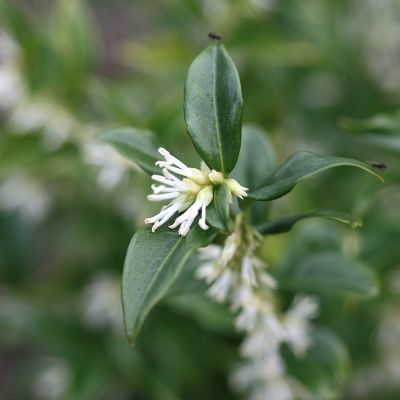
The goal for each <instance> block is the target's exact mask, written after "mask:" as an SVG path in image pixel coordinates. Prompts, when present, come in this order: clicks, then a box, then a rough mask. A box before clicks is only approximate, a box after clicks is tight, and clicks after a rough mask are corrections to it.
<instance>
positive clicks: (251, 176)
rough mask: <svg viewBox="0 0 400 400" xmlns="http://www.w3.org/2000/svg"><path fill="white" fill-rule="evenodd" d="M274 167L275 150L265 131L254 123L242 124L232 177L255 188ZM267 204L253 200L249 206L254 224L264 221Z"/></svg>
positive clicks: (266, 213) (245, 185) (267, 208)
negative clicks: (239, 144) (237, 156)
mask: <svg viewBox="0 0 400 400" xmlns="http://www.w3.org/2000/svg"><path fill="white" fill-rule="evenodd" d="M254 160H257V162H254ZM275 168H276V156H275V151H274V147H273V145H272V143H271V141H270V139H269V137H268V136H267V134H266V132H265V131H264V130H263V129H262V128H261V127H259V126H258V125H255V124H246V125H244V126H243V138H242V147H241V148H240V153H239V158H238V161H237V163H236V166H235V169H234V170H233V171H232V173H231V176H232V178H234V179H236V180H237V181H238V182H239V183H240V184H241V185H242V186H244V187H247V188H256V187H259V186H260V185H261V183H262V182H263V180H264V179H265V176H266V175H268V174H270V173H271V172H272V171H273V170H274V169H275ZM269 206H270V204H269V203H266V202H253V204H252V205H251V208H250V221H251V222H252V223H253V224H255V225H256V224H259V223H262V222H264V221H265V220H266V219H267V215H268V211H269Z"/></svg>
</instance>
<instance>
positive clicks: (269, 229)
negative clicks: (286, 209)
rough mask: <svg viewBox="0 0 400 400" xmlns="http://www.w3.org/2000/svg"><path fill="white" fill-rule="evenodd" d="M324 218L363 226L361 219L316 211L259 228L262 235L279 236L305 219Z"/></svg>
mask: <svg viewBox="0 0 400 400" xmlns="http://www.w3.org/2000/svg"><path fill="white" fill-rule="evenodd" d="M315 217H322V218H327V219H332V220H334V221H338V222H342V223H344V224H348V225H350V226H351V227H352V228H357V227H359V226H361V225H362V222H361V220H360V219H358V218H355V217H352V216H351V215H349V214H347V213H344V212H340V211H334V210H316V211H310V212H308V213H304V214H297V215H290V216H288V217H285V218H280V219H277V220H275V221H271V222H267V223H265V224H262V225H259V226H258V227H257V229H258V231H259V232H260V233H262V234H268V235H271V234H277V233H284V232H288V231H290V230H291V229H292V227H293V225H294V224H295V223H297V222H299V221H301V220H303V219H307V218H315Z"/></svg>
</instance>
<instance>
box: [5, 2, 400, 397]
mask: <svg viewBox="0 0 400 400" xmlns="http://www.w3.org/2000/svg"><path fill="white" fill-rule="evenodd" d="M210 31H217V32H220V33H221V34H222V35H223V37H224V42H225V45H226V47H227V48H228V50H229V52H230V53H231V55H232V57H233V59H234V60H235V63H236V65H237V68H238V70H239V73H240V76H241V82H242V90H243V96H244V101H245V109H244V121H245V122H250V123H255V124H258V125H259V127H260V129H264V130H265V131H266V134H267V135H268V136H269V138H270V139H271V141H272V142H273V144H274V147H275V150H276V158H277V159H278V160H279V161H282V160H284V159H285V158H286V157H287V156H288V155H289V154H290V153H292V152H293V151H296V150H311V151H316V152H318V153H321V154H326V155H340V156H346V157H351V158H356V159H360V160H364V161H368V160H377V161H381V162H384V163H386V164H387V166H388V168H387V170H386V171H385V179H386V182H385V184H383V185H382V184H380V183H376V182H375V181H374V180H373V179H371V178H370V177H369V176H364V175H363V174H362V173H360V172H359V171H350V170H347V169H345V170H342V169H339V170H337V171H334V172H329V173H325V174H323V175H321V177H318V178H316V179H314V180H312V181H311V180H310V181H308V182H306V183H304V184H302V185H300V186H299V187H297V188H296V189H295V190H294V191H293V192H292V193H291V194H290V195H289V196H287V197H285V199H284V200H279V201H276V202H274V204H273V206H272V208H271V215H272V216H273V217H278V216H284V215H288V214H291V213H299V212H304V211H308V210H310V209H315V208H331V209H335V210H336V209H337V210H342V211H346V212H350V213H353V214H354V215H356V216H360V217H362V218H363V219H364V225H363V227H362V228H359V229H357V230H351V229H350V228H348V227H342V226H338V225H337V224H335V223H333V222H325V221H320V220H311V221H307V222H302V223H299V224H298V226H296V227H295V228H294V229H293V231H292V232H291V233H289V234H284V235H278V236H273V237H272V236H271V237H268V238H267V239H266V240H265V243H264V244H263V247H262V254H263V257H264V258H265V259H266V260H267V261H268V262H269V264H270V267H271V269H272V270H273V271H277V272H279V271H282V270H285V269H287V268H289V267H288V265H290V268H295V267H296V265H298V264H299V263H301V261H302V260H303V259H304V258H305V257H308V256H310V255H313V254H314V253H316V252H319V251H335V252H340V254H342V255H343V257H347V258H348V259H352V260H355V259H356V260H358V261H359V262H362V263H363V264H365V265H367V266H368V268H371V269H372V270H373V271H375V275H376V280H377V285H378V286H379V287H380V291H379V293H376V294H375V296H364V297H362V296H353V295H349V294H346V293H329V294H320V293H318V288H314V289H313V288H306V289H305V290H306V291H308V292H310V293H314V294H315V293H316V294H317V295H319V296H320V301H321V314H320V316H319V318H318V320H317V322H316V323H317V324H320V325H321V326H323V327H324V329H329V332H330V335H331V336H332V337H331V339H332V340H333V341H334V346H333V347H334V349H335V352H334V354H333V356H332V354H324V352H323V351H322V353H321V354H322V355H320V357H319V358H317V359H316V360H314V362H312V363H311V364H304V365H303V366H301V365H300V367H299V366H297V367H298V369H299V368H300V372H298V374H299V376H300V377H301V379H303V380H304V381H305V382H307V383H308V384H309V385H310V387H313V388H314V389H316V391H317V393H319V394H318V395H317V398H321V399H323V398H326V399H352V400H353V399H354V400H358V399H375V400H376V399H378V400H380V399H388V400H389V399H393V400H394V399H398V398H399V396H400V210H399V205H400V190H399V188H400V186H399V184H400V165H399V163H400V144H399V142H400V136H399V135H400V125H399V118H398V117H395V118H394V119H393V120H392V119H390V118H389V122H390V121H391V122H392V125H390V127H391V135H392V136H391V141H390V142H387V141H381V140H380V139H379V135H378V136H377V138H376V137H375V140H373V141H371V140H368V135H364V134H363V133H362V131H363V129H359V131H360V132H358V134H356V135H354V134H353V133H351V132H349V131H347V130H346V129H345V128H346V127H348V126H349V121H350V120H349V118H355V119H357V120H359V119H363V118H367V117H371V116H373V115H374V114H377V113H382V112H383V113H385V112H389V113H391V115H393V113H396V111H397V109H398V108H399V106H400V68H399V65H400V1H399V0H379V1H376V0H335V1H331V0H307V1H304V0H288V1H283V0H233V1H228V0H204V1H200V0H175V1H172V0H153V1H146V0H131V1H128V0H125V1H124V0H91V1H89V0H88V1H84V0H58V1H56V0H29V1H28V0H25V1H23V0H2V2H1V3H0V398H1V399H4V400H22V399H24V400H29V399H39V400H57V399H74V400H91V399H96V400H97V399H104V400H120V399H121V400H122V399H137V400H142V399H143V400H148V399H149V400H152V399H157V400H170V399H171V400H173V399H205V398H207V399H235V398H238V399H240V398H245V397H243V396H241V395H240V394H237V393H235V392H234V391H232V389H231V387H230V386H229V382H228V378H227V377H228V375H229V373H230V372H231V371H232V370H233V368H234V367H235V365H236V364H237V363H238V361H239V355H238V352H237V348H238V345H239V343H240V339H241V337H240V335H239V334H237V333H235V331H234V330H233V328H232V320H231V317H230V314H229V311H228V310H226V309H224V308H223V307H222V308H221V307H217V306H215V305H214V304H213V303H211V301H209V300H208V299H207V298H206V297H205V296H204V295H203V292H202V291H200V290H199V291H195V290H193V291H191V293H190V295H188V294H185V293H184V291H183V290H181V289H182V287H179V285H178V287H177V290H176V291H175V292H174V293H172V294H171V296H169V297H168V298H167V299H166V300H165V301H163V302H162V304H160V305H159V306H158V307H157V308H156V309H155V310H154V312H152V314H151V316H150V318H149V320H148V321H147V322H146V324H145V327H144V330H143V332H142V334H141V336H140V339H139V340H138V343H137V345H136V346H135V347H134V348H132V347H130V346H129V345H128V343H127V340H126V338H125V336H124V332H123V322H122V313H121V304H120V277H121V271H122V265H123V260H124V255H125V251H126V248H127V245H128V243H129V240H130V238H131V236H132V234H133V233H134V231H135V229H136V228H137V227H139V226H141V225H142V224H143V220H144V218H145V216H148V215H150V213H152V212H153V211H154V209H153V208H152V206H151V205H150V204H148V202H146V200H145V199H146V194H148V193H149V191H150V187H149V186H150V184H149V181H148V178H147V177H145V176H144V175H142V174H141V173H140V172H139V171H138V170H137V169H136V168H135V167H134V166H133V165H131V164H130V163H129V162H127V161H126V160H125V159H123V158H122V157H121V156H119V155H118V154H117V153H116V152H114V151H113V150H112V149H111V148H110V147H107V146H106V145H104V144H103V143H102V142H101V141H100V140H99V139H98V138H97V135H98V134H100V133H101V132H104V131H106V130H107V129H109V128H112V127H117V126H133V127H136V128H139V129H143V130H150V131H152V132H153V134H154V135H156V137H157V139H158V141H159V142H160V143H162V144H163V145H164V146H166V147H168V148H169V149H171V151H172V152H175V153H176V154H179V155H181V156H183V159H184V160H185V161H188V162H189V163H190V164H191V165H196V164H197V163H198V162H199V159H198V156H196V155H195V153H194V151H193V149H192V146H191V144H190V141H189V139H188V137H187V135H185V125H184V118H183V107H182V104H183V82H184V78H185V73H186V70H187V68H188V66H189V65H190V63H191V61H192V60H193V58H194V57H195V56H196V55H197V54H198V53H199V52H200V51H201V50H202V49H203V48H204V47H205V46H206V45H207V43H208V38H207V33H208V32H210ZM395 115H397V114H395ZM346 121H347V123H346ZM393 121H394V122H393ZM396 123H397V125H396ZM393 124H394V127H393ZM378 128H380V126H379V124H378ZM377 130H378V131H379V129H377ZM256 161H257V160H255V162H256ZM284 295H285V293H284V291H282V296H284ZM302 368H303V370H302ZM294 369H296V368H294Z"/></svg>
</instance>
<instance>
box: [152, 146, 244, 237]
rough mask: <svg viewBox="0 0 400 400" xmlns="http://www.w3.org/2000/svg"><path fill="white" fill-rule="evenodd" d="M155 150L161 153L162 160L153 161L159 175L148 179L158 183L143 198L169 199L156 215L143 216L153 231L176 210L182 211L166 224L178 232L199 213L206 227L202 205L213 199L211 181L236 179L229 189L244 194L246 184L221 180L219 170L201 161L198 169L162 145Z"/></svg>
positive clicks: (214, 182)
mask: <svg viewBox="0 0 400 400" xmlns="http://www.w3.org/2000/svg"><path fill="white" fill-rule="evenodd" d="M158 152H159V153H160V154H161V155H162V156H163V157H164V161H157V162H156V165H157V166H158V167H160V168H161V169H162V175H153V176H152V179H153V180H154V181H156V182H158V183H159V184H160V185H158V186H157V185H152V187H151V188H152V190H153V194H150V195H149V196H147V198H148V200H150V201H164V200H170V203H169V204H168V205H167V206H165V207H163V208H162V209H161V211H160V212H159V213H158V214H157V215H155V216H153V217H151V218H146V219H145V221H144V222H145V223H146V224H153V227H152V231H153V232H155V231H156V230H157V228H159V227H160V226H161V225H164V224H165V223H166V222H167V221H169V220H170V219H171V218H172V216H173V215H175V214H176V213H183V214H181V215H180V216H179V217H178V218H176V220H175V222H174V223H173V224H172V225H170V226H169V227H170V228H171V229H174V228H177V227H178V226H179V230H178V233H179V234H180V235H182V236H185V235H186V234H187V233H188V232H189V230H190V228H191V226H192V224H193V222H194V220H195V219H196V218H197V216H198V215H199V214H200V219H199V222H198V224H199V226H200V228H201V229H203V230H207V229H208V225H207V223H206V209H207V207H208V206H209V205H210V204H211V202H212V200H213V189H214V185H218V184H221V183H223V182H224V181H226V183H227V184H228V187H229V182H228V181H234V182H236V184H234V183H232V182H231V183H230V185H231V186H232V188H234V190H233V189H230V190H231V195H237V196H239V197H241V198H242V197H243V196H246V190H247V189H246V188H244V187H242V186H241V185H240V184H239V183H238V182H237V181H235V180H234V179H226V180H225V178H224V176H223V174H222V173H221V172H217V171H214V170H212V171H211V170H210V169H209V168H208V167H207V166H206V165H205V164H204V163H202V165H201V169H197V168H189V167H188V166H187V165H185V164H184V163H183V162H182V161H180V160H178V159H177V158H176V157H174V156H172V155H171V154H170V153H169V152H168V151H167V150H165V149H164V148H162V147H160V148H159V149H158ZM178 176H179V177H178Z"/></svg>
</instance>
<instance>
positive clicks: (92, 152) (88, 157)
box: [82, 141, 138, 190]
mask: <svg viewBox="0 0 400 400" xmlns="http://www.w3.org/2000/svg"><path fill="white" fill-rule="evenodd" d="M82 150H83V158H84V160H85V162H86V163H87V164H89V165H93V166H96V167H97V168H98V169H99V172H98V175H97V183H98V184H99V186H100V187H101V188H102V189H104V190H113V189H114V188H115V187H116V186H117V185H118V184H119V183H120V182H121V181H122V179H123V178H124V175H125V173H126V172H128V171H129V170H130V169H136V170H137V169H138V167H137V166H136V165H135V164H134V163H132V162H130V161H129V160H128V159H127V158H125V157H122V156H121V155H120V154H119V153H118V152H117V151H116V150H114V149H113V148H112V147H111V146H109V145H106V144H102V143H96V142H95V141H87V142H86V143H84V144H83V146H82Z"/></svg>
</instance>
